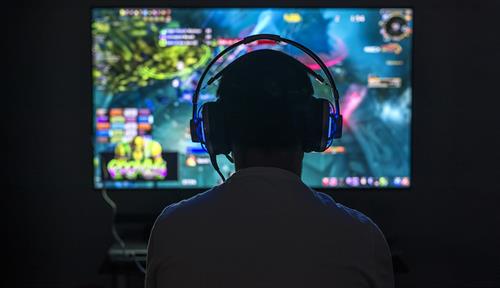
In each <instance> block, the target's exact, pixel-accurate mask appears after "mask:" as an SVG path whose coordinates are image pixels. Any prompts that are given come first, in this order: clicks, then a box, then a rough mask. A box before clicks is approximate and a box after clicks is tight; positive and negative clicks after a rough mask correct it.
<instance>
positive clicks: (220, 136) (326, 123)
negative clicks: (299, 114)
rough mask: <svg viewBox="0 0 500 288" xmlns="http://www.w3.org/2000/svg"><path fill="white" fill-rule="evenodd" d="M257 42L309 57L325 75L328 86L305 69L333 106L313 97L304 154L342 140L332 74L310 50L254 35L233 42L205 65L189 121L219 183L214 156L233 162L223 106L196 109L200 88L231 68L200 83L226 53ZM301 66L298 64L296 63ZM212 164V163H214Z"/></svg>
mask: <svg viewBox="0 0 500 288" xmlns="http://www.w3.org/2000/svg"><path fill="white" fill-rule="evenodd" d="M258 40H271V41H275V42H276V43H280V42H283V43H287V44H290V45H292V46H294V47H296V48H298V49H299V50H301V51H303V52H304V53H306V54H307V55H309V56H310V57H311V58H312V59H313V60H314V61H315V62H316V63H318V65H319V66H320V67H321V70H322V71H323V72H324V73H325V75H326V77H327V79H328V83H327V82H325V79H324V78H323V77H322V76H321V75H319V74H318V73H316V72H314V71H313V70H312V69H310V68H309V67H307V66H306V65H304V64H302V65H303V66H304V69H305V70H306V71H307V73H309V74H311V75H312V76H313V77H314V78H315V79H316V80H317V81H318V82H320V83H321V84H325V85H328V86H329V87H330V88H331V91H332V95H333V100H334V103H332V102H330V101H329V100H327V99H320V98H315V97H313V99H312V101H311V102H310V104H308V105H310V107H308V108H307V110H308V114H309V117H306V120H305V121H306V122H307V123H305V124H306V127H308V129H306V130H307V131H305V133H306V134H305V135H304V139H303V140H304V141H303V149H304V151H305V152H313V151H314V152H323V151H325V150H326V149H327V148H328V147H330V145H331V144H332V142H333V139H338V138H340V137H341V136H342V115H341V114H340V104H339V92H338V90H337V87H336V86H335V81H334V80H333V76H332V73H331V72H330V70H328V68H327V67H326V65H325V63H323V61H322V60H321V59H320V58H319V57H318V56H317V55H316V54H315V53H314V52H312V51H311V50H310V49H309V48H307V47H305V46H304V45H302V44H300V43H298V42H295V41H293V40H290V39H287V38H282V37H281V36H279V35H274V34H256V35H251V36H248V37H245V38H243V39H242V40H240V41H238V42H235V43H234V44H232V45H230V46H228V47H227V48H226V49H224V50H223V51H222V52H220V53H219V54H218V55H217V56H215V57H214V58H213V59H212V60H211V61H210V62H209V63H208V65H207V67H206V68H205V70H204V71H203V73H202V74H201V77H200V79H199V81H198V83H197V85H196V89H195V91H194V94H193V98H192V103H193V118H192V119H191V121H190V123H189V124H190V130H191V140H192V141H193V142H195V143H201V145H202V147H203V148H204V149H205V150H206V151H207V152H208V154H209V155H210V157H211V159H212V164H213V165H214V168H215V169H216V170H217V172H218V173H219V174H220V175H221V177H222V179H224V177H223V176H222V174H221V173H220V171H218V165H217V162H216V161H215V156H216V155H219V154H222V155H226V157H228V159H229V160H230V161H231V162H232V159H231V158H230V157H229V153H230V152H231V144H230V141H228V139H227V137H226V134H225V131H224V130H225V129H224V111H223V109H222V105H221V103H220V102H219V101H215V102H207V103H204V104H203V105H202V106H201V107H200V109H198V98H199V94H200V91H201V90H202V87H203V88H205V87H207V86H209V85H210V84H212V83H213V82H214V81H216V80H217V79H219V78H220V77H221V76H222V74H223V72H224V71H225V69H226V68H227V67H229V66H230V65H231V64H229V65H228V66H226V67H225V68H223V69H222V70H221V71H220V72H218V73H217V74H215V75H214V76H213V77H212V78H210V79H209V80H208V81H207V84H206V85H205V86H202V84H203V80H204V79H205V77H206V76H207V73H208V72H209V71H210V68H211V67H212V66H213V65H214V64H215V62H217V60H219V59H220V58H221V57H222V56H224V55H225V54H226V53H228V52H230V51H232V50H234V49H235V48H236V47H238V46H240V45H246V44H248V43H251V42H255V41H258ZM299 63H300V62H299ZM214 162H215V163H214Z"/></svg>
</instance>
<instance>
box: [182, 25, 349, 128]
mask: <svg viewBox="0 0 500 288" xmlns="http://www.w3.org/2000/svg"><path fill="white" fill-rule="evenodd" d="M258 40H272V41H276V42H284V43H287V44H290V45H292V46H294V47H296V48H297V49H299V50H301V51H302V52H304V53H306V54H307V55H309V57H311V58H312V59H313V60H314V61H315V62H316V63H318V65H319V66H320V67H321V70H322V71H323V73H325V75H326V78H327V79H328V82H329V84H327V85H329V86H330V88H331V89H332V95H333V100H334V105H335V111H334V113H335V115H336V116H339V115H340V104H339V92H338V90H337V86H336V85H335V81H334V80H333V76H332V73H331V72H330V70H328V68H327V67H326V65H325V63H324V62H323V61H322V60H321V59H320V58H319V57H318V56H317V55H316V54H315V53H314V52H313V51H311V50H310V49H309V48H307V47H305V46H304V45H302V44H300V43H298V42H295V41H293V40H290V39H287V38H283V37H281V36H279V35H274V34H256V35H251V36H247V37H245V38H243V39H242V40H240V41H238V42H235V43H233V44H231V45H230V46H228V47H227V48H226V49H224V50H222V52H220V53H219V54H217V56H215V57H214V58H213V59H212V60H211V61H210V62H209V63H208V65H207V67H206V68H205V70H204V71H203V73H202V74H201V77H200V79H199V80H198V84H197V85H196V89H195V91H194V94H193V101H192V102H193V119H196V118H197V116H198V115H197V113H198V97H199V94H200V91H201V88H202V84H203V80H204V79H205V77H206V76H207V74H208V72H209V71H210V68H211V67H212V66H213V65H214V64H215V62H217V60H219V59H220V58H221V57H222V56H224V55H225V54H227V53H228V52H229V51H232V50H234V49H235V48H236V47H238V46H240V45H245V44H248V43H251V42H255V41H258ZM222 71H224V69H222ZM222 71H220V72H219V73H217V74H216V75H215V76H214V77H212V78H210V79H209V80H208V81H207V85H210V84H212V83H213V82H214V81H215V80H217V79H218V78H219V77H220V76H221V75H222ZM309 72H310V73H312V74H313V75H314V77H315V78H316V80H318V81H319V82H320V83H322V84H326V83H325V80H324V79H323V77H321V76H320V75H319V74H318V73H316V72H314V71H312V69H311V70H310V71H309Z"/></svg>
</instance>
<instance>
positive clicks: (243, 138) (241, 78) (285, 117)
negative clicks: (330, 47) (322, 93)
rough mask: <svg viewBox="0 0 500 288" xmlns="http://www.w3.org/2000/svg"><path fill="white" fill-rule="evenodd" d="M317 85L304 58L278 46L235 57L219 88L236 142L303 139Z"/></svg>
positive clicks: (279, 144)
mask: <svg viewBox="0 0 500 288" xmlns="http://www.w3.org/2000/svg"><path fill="white" fill-rule="evenodd" d="M313 93H314V89H313V86H312V83H311V79H310V77H309V75H308V72H307V69H306V67H304V64H302V63H300V62H299V61H298V60H296V59H295V58H293V57H291V56H289V55H287V54H285V53H283V52H279V51H275V50H269V49H264V50H256V51H253V52H250V53H247V54H245V55H243V56H241V57H240V58H238V59H236V60H235V61H234V62H233V63H231V64H230V65H229V66H228V67H227V68H226V70H225V71H224V72H223V74H222V77H221V80H220V84H219V87H218V89H217V96H218V101H221V103H223V104H222V107H223V111H224V116H225V122H226V123H225V124H226V126H225V129H226V131H227V134H228V138H229V139H230V141H231V142H232V144H234V145H239V146H244V147H253V148H262V149H276V148H283V147H291V146H295V145H301V144H302V135H303V131H304V128H305V127H303V126H304V116H305V113H306V111H305V109H306V107H307V105H306V103H307V101H309V100H310V99H311V98H312V95H313Z"/></svg>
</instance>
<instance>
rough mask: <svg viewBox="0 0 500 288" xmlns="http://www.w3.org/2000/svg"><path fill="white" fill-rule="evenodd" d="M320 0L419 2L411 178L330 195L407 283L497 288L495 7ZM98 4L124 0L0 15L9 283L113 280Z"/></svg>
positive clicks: (150, 197) (138, 207) (121, 198)
mask: <svg viewBox="0 0 500 288" xmlns="http://www.w3.org/2000/svg"><path fill="white" fill-rule="evenodd" d="M239 2H240V1H238V2H234V5H237V4H240V3H239ZM126 3H128V4H132V5H145V3H144V2H141V1H136V2H135V3H134V2H130V1H128V2H126ZM147 3H149V4H150V5H154V4H160V5H168V3H167V2H166V1H165V2H158V1H157V2H156V3H155V2H147ZM184 3H198V5H200V4H199V3H207V1H197V2H194V1H185V2H184ZM208 3H212V4H213V3H214V2H213V1H211V2H208ZM248 3H253V2H249V1H248ZM261 3H262V2H261ZM266 3H267V5H270V4H269V3H277V4H279V5H293V4H294V3H296V2H291V1H288V2H284V1H281V2H277V1H268V2H266ZM318 3H323V4H326V5H332V6H338V5H340V6H345V5H361V6H363V5H365V6H366V5H368V6H391V5H399V6H404V5H408V4H409V5H411V6H413V7H414V8H415V36H414V39H415V58H414V60H415V63H414V68H415V70H414V71H415V74H414V81H415V85H414V115H413V121H414V129H413V187H412V189H411V191H403V192H402V191H399V192H398V191H382V192H376V191H372V190H370V191H362V192H360V191H341V192H333V193H332V195H333V196H334V197H335V198H336V199H337V201H339V202H342V203H345V204H347V205H349V206H352V207H353V208H356V209H359V210H361V211H363V212H365V213H366V214H368V215H369V216H370V217H372V218H373V219H374V220H375V221H376V222H377V223H379V225H380V226H381V228H382V230H383V231H384V232H385V234H386V235H387V238H388V239H389V241H390V242H391V246H392V248H393V250H394V252H395V253H397V254H398V255H400V256H401V259H402V260H403V261H404V262H405V264H407V265H408V268H409V272H408V273H406V274H399V275H398V283H400V286H401V287H500V248H499V247H500V244H499V243H500V232H499V230H500V216H499V215H500V213H499V212H498V211H499V210H500V207H499V206H500V168H499V164H498V163H500V152H499V149H500V128H499V126H498V125H499V124H500V120H499V118H498V116H499V114H500V113H499V112H498V111H497V110H498V109H499V108H498V107H499V106H498V104H499V103H500V101H499V97H500V92H499V91H498V87H499V82H500V80H499V79H498V78H499V76H500V73H499V72H498V71H499V68H498V67H499V66H498V65H499V64H500V63H499V58H500V57H499V56H500V55H499V51H500V47H499V45H498V43H499V38H500V32H499V30H498V29H499V28H500V24H499V22H498V21H499V19H500V18H499V16H498V13H499V12H500V5H498V4H497V3H495V1H484V0H482V1H480V0H474V1H418V2H417V1H404V2H402V1H371V2H369V1H356V2H352V3H349V2H348V1H339V2H335V1H328V2H327V1H323V2H318ZM353 3H354V4H353ZM102 4H105V5H124V2H120V1H114V2H109V1H107V2H89V1H79V2H76V1H66V2H61V3H57V4H56V3H52V2H49V1H45V2H40V1H39V2H37V3H27V2H16V4H15V5H13V6H12V7H9V8H8V9H4V10H3V12H2V15H3V16H2V17H0V18H1V19H2V22H3V25H2V27H3V31H2V33H3V34H4V35H7V40H6V41H2V43H3V44H2V46H4V48H6V49H2V50H6V51H5V52H4V53H5V54H4V61H7V67H6V68H5V69H3V70H4V72H5V73H4V75H5V76H3V77H2V78H3V79H4V80H3V81H2V83H3V86H4V87H6V88H7V90H6V91H7V93H5V92H4V93H2V99H3V105H4V107H6V108H7V109H6V110H7V111H6V113H7V117H5V119H6V120H4V130H6V132H5V133H4V135H6V137H5V139H6V141H5V142H6V143H7V145H6V148H3V149H6V150H4V155H5V156H6V157H7V162H6V163H7V165H6V166H4V168H5V169H4V171H5V172H4V175H5V176H6V177H7V178H8V183H9V185H7V188H6V189H2V192H1V193H2V207H3V211H4V212H5V216H4V217H3V221H4V223H3V224H4V225H3V227H5V229H4V231H5V232H3V233H2V234H1V235H2V236H1V238H2V240H3V241H5V242H6V245H3V246H2V247H6V250H7V252H8V253H7V254H6V255H7V257H6V258H5V259H4V261H5V262H4V263H7V264H8V265H9V268H8V270H6V272H7V273H6V275H5V276H4V277H2V282H3V283H2V284H4V285H3V286H5V285H6V284H7V283H10V284H11V285H12V284H13V285H12V286H14V287H25V286H37V287H94V286H97V287H99V286H105V285H106V286H107V285H109V284H110V280H109V277H107V276H104V275H100V274H99V273H98V269H99V267H100V265H101V263H102V261H103V260H104V257H105V254H106V250H107V248H108V247H109V245H110V244H111V243H112V238H111V234H110V224H111V218H110V217H111V211H110V209H108V207H107V206H106V205H105V204H104V202H103V201H102V199H101V196H100V194H99V192H96V191H93V190H92V182H91V180H92V179H91V177H92V175H91V173H92V172H91V167H92V166H91V158H92V155H91V153H92V150H91V133H92V131H91V115H92V114H91V102H90V101H91V78H90V54H89V53H90V36H89V35H90V24H89V19H90V10H89V9H90V7H91V5H102ZM193 5H194V4H193ZM226 5H227V4H226ZM2 146H3V147H5V145H2ZM4 163H5V162H4ZM111 196H112V197H115V198H116V199H118V202H120V204H121V205H122V207H125V209H127V210H130V211H133V212H137V211H142V212H146V211H147V212H151V213H152V214H156V213H158V212H159V209H161V207H162V206H164V205H165V204H167V203H168V202H171V201H175V200H178V199H181V198H183V197H186V196H187V195H185V194H182V193H180V192H176V193H171V194H168V195H167V194H166V193H162V192H145V193H132V192H123V193H121V192H114V193H112V194H111Z"/></svg>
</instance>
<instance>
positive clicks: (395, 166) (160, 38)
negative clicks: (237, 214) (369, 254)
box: [91, 7, 413, 190]
mask: <svg viewBox="0 0 500 288" xmlns="http://www.w3.org/2000/svg"><path fill="white" fill-rule="evenodd" d="M91 25H92V56H93V58H92V59H93V62H92V80H93V89H92V91H93V95H92V97H93V111H92V113H93V119H94V121H93V133H94V136H93V143H94V152H93V153H94V155H93V156H94V159H93V161H94V187H95V188H115V189H167V190H168V189H181V188H190V189H202V188H209V187H212V186H214V185H216V184H219V183H220V182H221V180H220V177H219V175H218V174H217V173H216V171H215V170H214V169H213V168H212V166H211V164H210V159H209V157H208V155H207V153H206V152H205V151H204V150H203V149H202V147H201V146H200V145H199V144H196V143H193V142H191V139H190V133H189V120H190V118H191V116H192V115H191V109H192V105H191V99H192V96H193V92H194V89H195V87H196V84H197V81H198V79H199V77H200V74H201V72H202V71H203V69H204V68H205V66H206V64H207V63H208V61H210V59H211V58H213V57H214V56H215V55H216V54H217V53H218V52H220V51H221V50H222V49H224V48H225V47H227V46H228V45H231V44H232V43H235V42H236V41H238V40H240V39H242V38H243V37H245V36H248V35H253V34H260V33H268V34H277V35H280V36H282V37H285V38H289V39H292V40H295V41H297V42H300V43H302V44H303V45H305V46H307V47H308V48H310V49H312V50H313V51H314V52H315V53H317V54H318V55H319V56H320V58H322V60H323V61H324V62H325V63H326V65H327V66H328V67H329V69H331V71H332V72H333V75H334V77H335V80H336V83H337V86H338V89H339V91H340V95H341V102H340V103H341V112H342V114H343V116H344V127H345V128H344V134H343V136H342V138H341V139H340V140H338V141H334V143H333V146H332V147H330V148H329V149H328V150H326V151H325V152H323V153H309V154H306V155H305V157H304V164H303V174H302V180H303V181H304V182H305V183H306V184H308V185H310V186H311V187H314V188H372V187H377V188H407V187H409V186H410V166H411V165H410V164H411V163H410V153H411V146H410V137H411V114H412V110H411V108H412V107H411V103H412V77H411V75H412V63H411V60H412V31H413V21H412V9H407V8H377V9H376V8H368V9H367V8H352V9H350V8H165V7H163V8H93V9H92V23H91ZM262 48H267V49H269V48H271V49H277V50H282V51H284V52H286V53H288V54H290V55H292V56H294V57H296V58H297V59H298V60H300V61H301V62H302V63H304V64H305V65H307V66H309V67H310V68H311V69H313V70H316V71H318V73H319V72H320V71H321V70H320V69H319V67H318V65H317V64H316V63H314V62H313V61H312V59H310V58H308V57H307V55H305V54H303V53H301V52H300V51H299V50H297V49H295V48H293V47H290V46H289V45H283V44H279V43H275V42H272V41H260V42H257V43H253V44H251V45H247V46H243V47H241V49H237V50H235V52H234V53H231V54H230V55H229V56H228V57H226V58H224V59H223V60H222V61H221V62H220V63H217V65H216V66H218V67H217V68H215V69H214V71H212V73H216V72H217V71H219V70H220V69H222V68H223V67H224V66H225V65H227V63H228V62H230V61H231V60H232V59H234V58H236V57H238V56H240V55H242V54H243V53H246V52H248V51H252V50H255V49H262ZM277 69H279V68H277ZM212 86H216V85H212ZM212 86H210V87H208V88H207V89H205V90H203V91H202V93H201V95H200V100H201V102H204V101H212V100H214V99H215V91H216V88H214V87H212ZM325 89H327V88H325V87H322V86H318V85H316V86H315V95H317V96H320V95H325V96H324V97H327V96H329V95H330V93H329V92H328V91H327V90H325ZM219 165H220V167H221V170H222V173H224V174H225V175H226V176H229V175H231V173H233V172H234V166H233V165H232V164H231V163H230V162H229V161H227V160H226V159H225V158H224V157H221V158H219Z"/></svg>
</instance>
